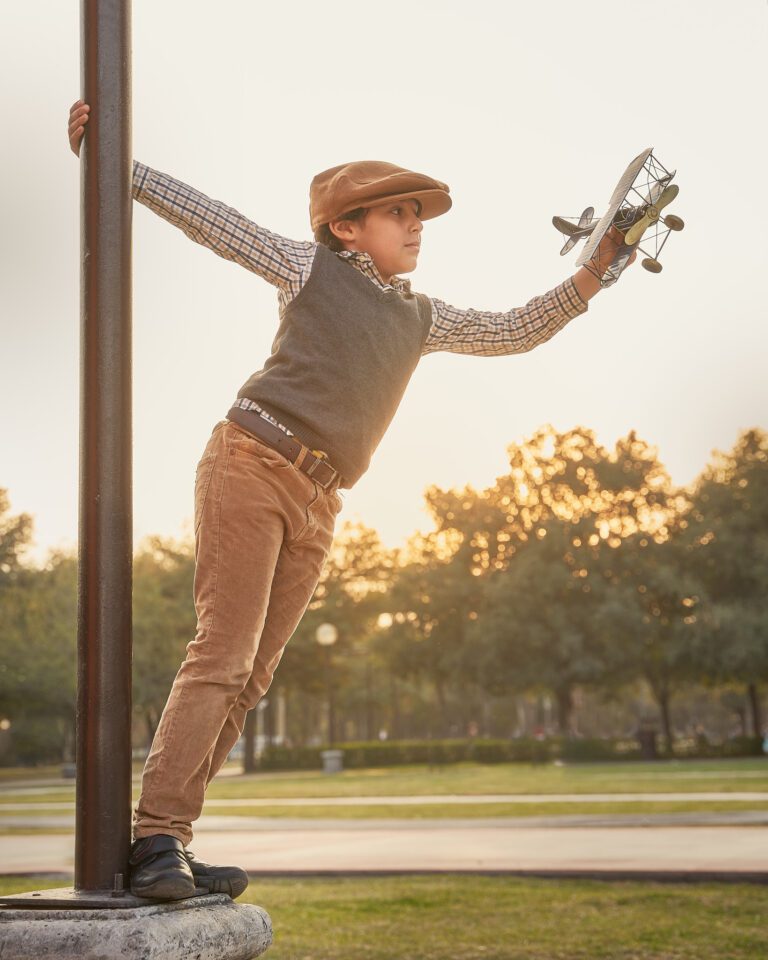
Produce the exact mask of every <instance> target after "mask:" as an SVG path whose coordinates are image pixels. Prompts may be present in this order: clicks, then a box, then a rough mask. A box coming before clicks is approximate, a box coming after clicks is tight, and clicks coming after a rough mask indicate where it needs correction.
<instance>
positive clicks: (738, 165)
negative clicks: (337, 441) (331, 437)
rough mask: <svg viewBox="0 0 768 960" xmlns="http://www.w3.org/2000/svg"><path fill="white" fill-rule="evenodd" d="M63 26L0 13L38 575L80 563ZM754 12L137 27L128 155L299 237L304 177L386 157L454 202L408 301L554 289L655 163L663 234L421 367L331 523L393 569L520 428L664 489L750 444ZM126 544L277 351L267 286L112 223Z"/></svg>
mask: <svg viewBox="0 0 768 960" xmlns="http://www.w3.org/2000/svg"><path fill="white" fill-rule="evenodd" d="M79 16H80V5H79V4H76V3H68V4H65V3H61V2H60V0H57V2H53V0H42V2H41V3H38V4H34V5H30V4H18V3H17V4H13V5H10V6H8V7H7V9H6V10H5V11H4V29H3V31H2V37H1V38H0V80H1V82H0V105H1V107H0V115H1V116H2V126H3V137H2V146H1V147H0V190H1V191H2V198H1V199H2V211H3V219H2V225H1V226H0V329H1V331H2V341H1V342H2V348H1V349H0V439H1V441H2V442H1V444H0V488H4V489H6V490H7V491H8V493H9V496H10V500H11V507H12V511H13V512H14V513H17V512H21V511H27V512H29V513H31V514H33V515H34V518H35V549H34V553H33V556H37V557H43V556H44V555H45V553H46V551H47V550H49V549H51V548H64V549H68V548H71V547H73V546H74V545H75V543H76V537H77V470H78V453H77V450H78V403H79V401H78V390H79V384H78V377H79V343H78V336H79V278H80V263H79V258H80V246H79V212H80V196H79V190H80V179H79V170H78V160H77V159H76V158H75V157H74V155H73V154H72V153H71V152H70V150H69V145H68V143H67V139H66V123H67V116H68V112H69V107H70V105H71V104H72V102H73V101H74V100H76V99H77V98H78V97H80V96H81V92H82V91H81V89H80V80H79V78H80V51H79V44H80V23H79ZM767 27H768V3H766V0H734V2H731V3H728V4H726V3H725V2H715V0H675V2H670V0H644V2H642V3H621V4H620V3H616V2H615V0H585V2H582V3H578V4H577V3H573V2H572V0H542V2H539V3H537V4H529V3H520V2H510V0H503V2H502V0H476V2H474V3H472V4H466V3H464V2H456V0H440V2H432V0H418V2H414V0H405V2H403V0H390V2H389V3H387V5H386V6H385V7H383V6H382V5H381V4H373V3H366V2H361V3H357V4H354V5H341V4H339V5H335V4H318V3H316V2H310V0H298V2H297V0H286V2H284V3H282V4H269V5H267V4H261V3H258V4H256V3H252V2H247V0H224V2H222V3H220V4H216V5H214V4H211V3H205V4H203V3H201V2H198V0H185V2H184V3H182V2H181V0H162V2H154V3H150V2H148V0H134V2H133V44H132V46H133V155H134V156H135V157H136V158H137V159H139V160H141V161H142V162H143V163H146V164H148V165H150V166H152V167H155V168H156V169H159V170H162V171H164V172H166V173H169V174H171V175H172V176H174V177H176V178H177V179H180V180H183V181H185V182H186V183H190V184H192V185H193V186H195V187H196V188H198V189H199V190H201V191H203V192H204V193H206V194H208V195H209V196H212V197H214V198H216V199H219V200H222V201H224V202H226V203H227V204H229V205H230V206H233V207H235V208H237V209H238V210H239V211H241V212H242V213H243V214H245V215H246V216H247V217H249V218H250V219H252V220H254V221H256V222H257V223H260V224H262V225H263V226H265V227H268V228H269V229H271V230H274V231H276V232H278V233H281V234H283V235H285V236H288V237H293V238H295V239H310V238H311V233H310V228H309V221H308V190H309V182H310V180H311V178H312V176H313V175H314V174H315V173H317V172H318V171H320V170H324V169H326V168H328V167H331V166H335V165H337V164H339V163H343V162H347V161H350V160H356V159H384V160H389V161H390V162H393V163H397V164H400V165H401V166H405V167H409V168H411V169H415V170H418V171H421V172H423V173H427V174H429V175H431V176H433V177H436V178H437V179H440V180H443V181H445V182H446V183H448V184H449V185H450V189H451V196H452V197H453V209H452V210H451V211H450V212H449V213H448V214H447V215H445V216H443V217H439V218H437V219H435V220H431V221H428V222H427V223H426V224H425V226H424V232H423V243H422V252H421V255H420V260H419V266H418V267H417V269H416V271H415V272H414V273H413V274H411V275H410V279H411V282H412V284H413V287H414V289H415V290H419V291H422V292H424V293H426V294H428V295H431V296H436V297H439V298H441V299H443V300H445V301H447V302H448V303H451V304H454V305H456V306H459V307H470V306H473V307H477V308H482V309H492V310H507V309H509V308H510V307H515V306H521V305H523V304H524V303H525V302H526V301H527V300H529V299H530V298H531V297H533V296H536V295H538V294H542V293H545V292H546V291H547V290H549V289H551V288H552V287H553V286H555V285H556V284H557V283H559V282H561V281H562V280H564V279H565V278H566V277H568V276H569V275H571V274H572V273H574V272H575V270H576V266H575V261H576V257H577V255H578V248H577V250H576V251H574V252H573V253H571V254H570V255H569V256H566V257H560V256H559V250H560V247H561V245H562V239H561V237H560V236H559V234H558V233H557V232H556V231H555V229H554V228H553V226H552V224H551V217H552V215H553V214H559V215H563V216H578V214H579V213H580V212H581V211H582V209H583V208H584V207H586V206H587V205H592V206H594V207H595V208H596V211H597V214H598V215H599V214H600V213H601V212H602V209H603V208H604V207H605V205H606V204H607V202H608V199H609V198H610V196H611V193H612V191H613V188H614V186H615V184H616V182H617V180H618V179H619V177H620V175H621V173H622V172H623V170H624V168H625V167H626V165H627V164H628V163H629V161H630V160H631V159H632V158H633V157H634V156H636V155H637V154H638V153H639V152H640V151H641V150H642V149H644V148H645V147H649V146H653V147H654V150H655V154H656V156H657V157H658V159H659V160H660V161H661V162H662V163H663V164H664V165H665V166H666V167H667V168H668V169H670V170H672V169H676V170H677V174H676V177H675V182H676V183H678V184H679V187H680V193H679V196H678V198H677V199H676V200H675V202H674V205H673V207H671V208H670V210H669V212H674V213H676V214H677V215H679V216H681V217H683V219H684V220H685V221H686V228H685V230H684V231H683V232H682V233H679V234H674V235H673V236H672V237H671V238H670V241H669V242H668V243H667V246H666V248H665V250H664V254H663V257H662V261H663V264H664V270H663V272H662V273H661V274H659V275H652V274H650V273H647V272H646V271H644V270H642V269H641V268H640V266H639V264H636V265H635V266H633V267H632V268H631V269H629V270H628V271H627V272H626V273H625V274H624V275H623V276H622V277H621V279H620V281H619V283H617V284H616V285H615V286H614V287H612V288H610V289H608V290H605V291H602V292H601V293H600V294H599V295H598V296H597V297H596V298H595V299H593V300H592V301H591V303H590V307H589V310H588V312H587V313H586V314H584V315H583V316H580V317H578V318H576V319H575V320H574V321H572V322H571V323H570V324H569V325H568V326H567V327H566V328H565V329H564V330H563V331H561V332H560V333H559V334H557V335H556V336H555V337H554V338H553V339H552V340H550V341H549V342H548V343H546V344H544V345H542V346H540V347H538V348H537V349H535V350H533V351H532V352H530V353H527V354H520V355H515V356H506V357H497V358H482V357H468V356H458V355H451V354H433V355H430V356H428V357H426V358H424V360H423V361H422V362H421V364H420V365H419V367H418V368H417V370H416V372H415V374H414V376H413V379H412V381H411V383H410V385H409V388H408V391H407V393H406V395H405V397H404V399H403V402H402V404H401V406H400V409H399V411H398V413H397V415H396V417H395V420H394V421H393V423H392V426H391V427H390V429H389V432H388V433H387V435H386V436H385V438H384V440H383V442H382V443H381V445H380V446H379V448H378V450H377V452H376V454H375V455H374V459H373V463H372V465H371V468H370V469H369V471H368V473H367V474H366V475H365V476H364V477H363V478H362V480H360V482H359V483H358V484H357V485H356V486H355V487H354V488H353V489H352V490H350V491H347V492H346V493H345V496H344V499H345V504H344V508H343V510H342V512H341V515H340V519H341V520H344V519H347V520H352V521H360V522H363V523H365V524H367V525H369V526H373V527H375V528H376V529H377V530H379V531H380V533H381V536H382V539H383V540H384V542H385V543H386V544H387V545H388V546H398V545H400V544H402V543H404V542H405V540H406V539H407V537H408V536H409V535H410V534H412V533H414V532H415V531H416V530H418V529H422V530H426V529H429V528H430V520H429V517H428V514H427V513H426V510H425V508H424V500H423V492H424V490H425V489H426V488H427V487H428V486H429V485H431V484H438V485H440V486H442V487H450V486H463V485H465V484H472V485H473V486H475V487H479V488H482V487H486V486H488V485H490V484H492V483H493V482H494V480H495V478H496V477H497V476H499V475H500V474H502V473H504V472H505V469H506V466H507V459H506V456H505V450H506V447H507V445H509V444H510V443H514V442H519V441H521V440H523V439H524V438H525V437H526V436H528V435H530V434H531V433H533V432H534V431H535V430H536V429H537V428H538V427H539V426H540V425H542V424H545V423H551V424H553V425H554V426H555V427H556V428H557V429H558V430H567V429H570V428H572V427H574V426H584V427H588V428H592V429H593V430H595V432H596V434H597V436H598V439H599V440H600V441H601V442H603V443H604V444H607V445H609V446H610V445H613V444H614V443H615V441H616V439H617V438H619V437H620V436H624V435H626V433H627V432H628V431H629V430H632V429H635V430H637V431H638V433H639V435H640V436H641V437H643V438H644V439H646V440H648V441H649V442H650V443H652V444H654V445H656V446H657V447H658V449H659V454H660V457H661V459H662V461H663V462H664V463H665V465H666V466H667V468H668V470H669V471H670V474H671V476H672V478H673V480H674V481H675V482H676V483H679V484H688V483H690V482H691V481H692V480H693V479H694V478H695V477H696V475H697V474H698V473H699V472H700V470H701V469H702V468H703V467H704V465H705V463H706V462H707V461H708V459H709V458H710V456H711V452H712V450H713V449H729V448H730V447H732V446H733V444H734V442H735V440H736V437H737V435H738V433H739V431H740V430H741V429H743V428H746V427H751V426H761V427H764V428H765V427H768V377H766V354H767V352H768V351H766V347H767V346H768V334H767V333H766V331H767V330H768V323H766V321H767V320H768V317H767V316H766V308H765V304H764V301H763V300H762V293H763V289H764V281H763V280H762V273H763V272H764V269H765V267H764V264H765V230H764V222H765V218H766V214H768V210H766V202H765V195H764V194H763V192H762V178H763V175H764V171H765V167H766V143H767V140H768V136H767V135H766V124H765V121H764V115H763V113H762V105H764V103H765V99H766V79H767V78H766V73H767V72H768V70H767V68H766V57H765V51H766V49H768V46H767V44H766V40H768V37H767V34H768V29H767ZM133 209H134V218H133V275H134V287H133V290H134V293H133V324H134V356H133V369H134V437H133V444H134V521H135V530H134V532H135V539H136V541H137V543H138V542H140V541H141V539H142V538H143V537H145V536H147V535H150V534H160V535H164V536H172V537H179V536H186V535H189V533H190V529H191V514H192V503H193V484H194V472H195V466H196V463H197V461H198V459H199V457H200V455H201V453H202V451H203V448H204V446H205V443H206V440H207V438H208V436H209V435H210V432H211V430H212V428H213V426H214V425H215V423H216V422H217V421H218V420H220V419H222V418H223V417H224V415H225V414H226V411H227V409H228V408H229V406H230V404H231V401H232V400H233V399H234V397H235V396H236V394H237V390H238V388H239V387H240V385H241V384H242V383H243V382H244V381H245V380H246V379H247V378H248V376H249V375H250V374H251V373H252V372H254V371H255V370H257V369H259V368H260V367H261V366H262V364H263V362H264V360H265V359H266V357H267V356H268V355H269V352H270V347H271V343H272V338H273V336H274V332H275V330H276V327H277V300H276V296H275V291H274V289H273V288H272V287H270V286H269V285H268V284H267V283H266V282H265V281H263V280H261V279H260V278H258V277H256V276H255V275H254V274H251V273H249V272H247V271H246V270H244V269H242V268H240V267H238V266H237V265H235V264H232V263H229V262H226V261H223V260H221V259H219V258H218V257H216V256H215V255H214V254H213V253H211V251H209V250H207V249H205V248H203V247H201V246H198V245H196V244H194V243H193V242H191V241H190V240H189V239H187V238H186V237H185V236H184V235H183V234H182V233H181V232H180V231H179V230H177V229H175V228H173V227H172V226H170V225H169V224H167V223H166V222H164V221H163V220H161V219H159V218H158V217H157V216H155V215H154V214H152V213H151V212H150V211H149V210H147V209H146V208H144V207H142V206H141V205H139V204H134V208H133Z"/></svg>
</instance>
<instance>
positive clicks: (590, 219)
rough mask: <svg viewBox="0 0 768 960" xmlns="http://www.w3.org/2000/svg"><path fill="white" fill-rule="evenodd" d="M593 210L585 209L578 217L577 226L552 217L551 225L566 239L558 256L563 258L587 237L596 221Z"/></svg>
mask: <svg viewBox="0 0 768 960" xmlns="http://www.w3.org/2000/svg"><path fill="white" fill-rule="evenodd" d="M594 216H595V208H594V207H587V208H586V209H585V210H584V212H583V213H582V215H581V216H580V217H579V222H578V224H574V223H569V221H568V220H565V219H564V218H563V217H552V223H553V224H554V226H555V227H556V228H557V229H558V230H559V231H560V233H563V234H565V236H566V237H568V239H567V240H566V241H565V245H564V246H563V249H562V250H561V251H560V256H561V257H563V256H565V254H566V253H568V251H569V250H572V249H573V248H574V247H575V246H576V244H577V243H578V242H579V240H583V239H584V237H588V236H589V235H590V233H591V232H592V230H593V228H594V225H595V223H597V221H596V220H595V219H594Z"/></svg>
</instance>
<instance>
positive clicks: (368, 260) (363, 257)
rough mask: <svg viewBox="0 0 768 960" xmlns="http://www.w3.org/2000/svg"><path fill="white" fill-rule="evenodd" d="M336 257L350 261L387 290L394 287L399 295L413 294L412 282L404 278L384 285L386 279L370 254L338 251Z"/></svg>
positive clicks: (394, 278) (393, 278)
mask: <svg viewBox="0 0 768 960" xmlns="http://www.w3.org/2000/svg"><path fill="white" fill-rule="evenodd" d="M336 256H337V257H341V258H342V259H343V260H350V261H351V262H352V263H353V264H354V266H356V267H357V268H358V270H360V271H361V272H362V273H364V274H366V275H367V276H369V277H370V278H371V279H373V280H375V281H376V283H378V285H379V286H380V287H382V288H383V289H385V290H386V289H387V287H393V288H394V289H395V290H397V291H398V293H406V294H408V293H410V292H411V281H410V280H405V279H404V278H403V277H392V279H391V280H390V282H389V283H384V279H383V277H382V276H381V274H380V273H379V271H378V268H377V266H376V264H375V263H374V262H373V257H372V256H371V255H370V253H362V252H361V251H360V250H338V251H337V252H336Z"/></svg>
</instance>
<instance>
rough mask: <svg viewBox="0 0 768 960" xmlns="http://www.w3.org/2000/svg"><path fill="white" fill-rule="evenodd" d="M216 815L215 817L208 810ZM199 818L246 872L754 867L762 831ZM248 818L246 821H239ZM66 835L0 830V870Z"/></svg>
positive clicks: (67, 867) (767, 837) (207, 848)
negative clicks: (225, 824)
mask: <svg viewBox="0 0 768 960" xmlns="http://www.w3.org/2000/svg"><path fill="white" fill-rule="evenodd" d="M207 819H208V820H209V821H215V820H217V819H219V818H207ZM225 819H234V820H236V821H237V826H239V827H240V829H236V827H235V825H234V824H233V825H232V828H231V829H221V825H217V824H216V823H215V822H211V823H208V824H206V822H205V818H204V819H203V820H201V821H200V828H199V831H198V834H197V837H196V839H195V843H194V850H195V853H196V854H197V855H198V856H199V857H201V858H202V859H204V860H209V861H213V862H219V863H237V864H239V865H240V866H242V867H244V868H246V869H247V870H250V871H253V872H257V873H258V872H278V873H279V872H296V871H298V872H301V871H306V872H319V871H344V872H355V871H390V870H391V871H412V870H415V871H419V870H452V871H460V870H480V871H489V872H494V871H499V872H505V871H519V870H538V871H595V872H601V871H609V872H610V871H613V872H615V871H629V872H649V871H662V872H667V873H683V872H689V871H690V872H693V873H712V872H715V873H729V872H738V873H763V874H765V875H766V878H767V879H768V872H767V870H768V868H767V867H766V864H768V831H766V828H765V826H764V825H741V826H727V827H726V826H712V825H699V826H686V827H680V826H645V827H643V826H633V827H626V826H619V825H612V826H596V825H594V824H590V825H589V826H588V827H587V826H584V825H580V826H570V825H569V826H566V825H558V826H542V825H536V826H534V825H532V824H530V823H528V822H525V823H519V822H517V821H510V820H508V819H506V820H504V819H499V820H479V821H475V820H472V821H467V820H456V821H445V820H426V821H425V820H418V821H414V820H399V821H398V820H389V821H370V820H354V821H324V822H323V821H306V820H305V821H301V820H296V821H289V822H285V821H280V820H262V821H258V820H256V818H254V819H251V818H248V820H246V821H244V820H243V818H240V817H238V818H225ZM246 823H247V829H243V827H244V826H245V824H246ZM73 842H74V841H73V837H72V835H71V834H70V835H66V836H46V835H40V834H38V835H27V836H21V835H13V836H4V837H0V872H3V873H22V872H24V873H27V872H53V873H59V872H64V873H70V872H71V871H72V868H73Z"/></svg>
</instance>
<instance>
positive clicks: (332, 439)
mask: <svg viewBox="0 0 768 960" xmlns="http://www.w3.org/2000/svg"><path fill="white" fill-rule="evenodd" d="M431 325H432V305H431V303H430V301H429V298H428V297H425V296H424V295H423V294H418V293H417V294H403V293H399V292H398V291H396V290H382V289H380V288H379V287H377V286H376V284H375V283H373V282H372V281H371V280H369V279H368V278H367V277H366V276H364V275H363V274H362V273H360V271H359V270H358V269H357V268H356V267H354V266H353V265H352V264H351V263H348V262H346V261H345V260H343V259H342V258H341V257H338V256H336V254H335V253H333V252H332V251H331V250H329V249H328V248H327V247H325V246H323V245H322V244H319V245H318V248H317V252H316V254H315V259H314V262H313V264H312V271H311V273H310V276H309V279H308V280H307V282H306V283H305V284H304V286H303V287H302V289H301V290H300V291H299V293H298V295H297V296H296V297H295V298H294V299H293V300H292V301H291V302H290V303H289V304H288V306H287V307H286V309H285V311H284V313H283V318H282V321H281V323H280V327H279V329H278V331H277V335H276V337H275V341H274V343H273V344H272V355H271V356H270V357H269V359H268V360H267V362H266V363H265V364H264V367H263V369H262V370H259V371H258V373H254V375H253V376H252V377H251V378H250V379H249V380H248V381H247V383H245V384H244V385H243V387H242V388H241V390H240V392H239V393H238V397H247V398H248V399H249V400H254V401H255V402H256V403H258V404H259V405H260V406H262V407H264V409H265V410H267V412H269V413H271V414H272V415H273V416H274V417H276V418H277V419H278V420H279V421H280V422H281V423H284V424H285V426H286V427H288V428H289V429H291V430H292V431H293V432H294V433H295V434H296V437H297V438H298V439H299V440H301V442H302V443H304V444H305V445H306V446H308V447H309V448H310V449H319V450H324V451H325V452H326V453H327V454H328V459H329V461H330V463H331V464H332V465H333V466H334V467H335V468H336V469H337V470H338V471H339V472H340V473H341V475H342V477H343V478H344V479H343V481H342V484H343V486H345V487H351V486H353V484H355V483H356V482H357V481H358V480H359V479H360V477H361V476H362V475H363V474H364V473H365V471H366V470H367V469H368V465H369V463H370V461H371V456H372V455H373V451H374V450H375V449H376V447H377V446H378V445H379V442H380V441H381V438H382V437H383V436H384V433H385V431H386V429H387V427H388V426H389V424H390V422H391V420H392V417H394V415H395V411H396V410H397V408H398V406H399V405H400V401H401V399H402V397H403V393H404V392H405V388H406V386H407V385H408V381H409V380H410V378H411V374H412V373H413V371H414V369H415V367H416V365H417V363H418V362H419V358H420V357H421V352H422V348H423V346H424V342H425V340H426V338H427V334H428V333H429V329H430V326H431Z"/></svg>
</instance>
